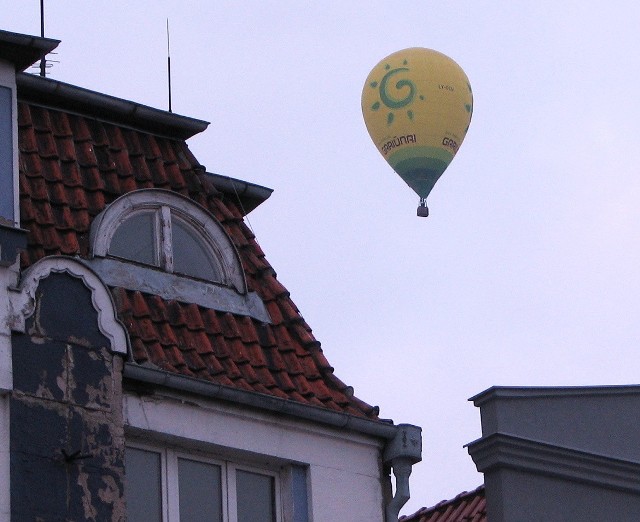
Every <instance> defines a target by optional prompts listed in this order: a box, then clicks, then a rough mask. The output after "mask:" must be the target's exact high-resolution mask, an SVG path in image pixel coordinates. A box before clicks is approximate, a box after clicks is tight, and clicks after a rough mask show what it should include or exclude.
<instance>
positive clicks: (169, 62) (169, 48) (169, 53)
mask: <svg viewBox="0 0 640 522" xmlns="http://www.w3.org/2000/svg"><path fill="white" fill-rule="evenodd" d="M167 78H168V86H169V112H173V111H172V110H171V46H170V43H169V19H168V18H167Z"/></svg>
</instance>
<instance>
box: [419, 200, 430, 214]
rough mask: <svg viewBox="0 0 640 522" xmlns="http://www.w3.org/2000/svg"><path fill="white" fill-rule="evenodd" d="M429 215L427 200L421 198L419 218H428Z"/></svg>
mask: <svg viewBox="0 0 640 522" xmlns="http://www.w3.org/2000/svg"><path fill="white" fill-rule="evenodd" d="M428 215H429V208H428V207H427V198H420V206H419V207H418V216H419V217H427V216H428Z"/></svg>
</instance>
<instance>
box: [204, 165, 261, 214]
mask: <svg viewBox="0 0 640 522" xmlns="http://www.w3.org/2000/svg"><path fill="white" fill-rule="evenodd" d="M207 176H208V177H209V179H210V180H211V182H212V183H213V186H214V187H215V188H216V189H217V190H219V191H220V192H222V193H223V194H225V195H227V196H230V197H231V198H234V199H236V198H237V199H238V200H239V201H240V202H241V203H242V209H241V210H242V211H244V214H245V215H247V214H248V213H249V212H251V211H252V210H253V209H255V208H256V207H257V206H258V205H260V204H261V203H263V202H264V201H266V200H267V199H268V198H269V196H271V193H272V192H273V189H270V188H268V187H264V186H262V185H256V184H255V183H249V182H248V181H242V180H240V179H236V178H231V177H229V176H223V175H221V174H213V173H211V172H207Z"/></svg>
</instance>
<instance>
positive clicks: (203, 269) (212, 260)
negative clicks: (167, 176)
mask: <svg viewBox="0 0 640 522" xmlns="http://www.w3.org/2000/svg"><path fill="white" fill-rule="evenodd" d="M91 245H92V249H93V255H94V257H110V258H117V259H120V260H126V261H133V262H134V263H137V264H140V265H146V266H150V267H155V268H156V269H159V270H162V271H163V272H167V273H170V274H176V275H180V276H187V277H190V278H196V279H202V280H204V281H208V282H212V283H218V284H222V285H225V286H230V287H233V288H235V289H236V290H237V291H238V292H240V293H246V283H245V280H244V273H243V271H242V267H241V265H240V260H239V258H238V254H237V252H236V249H235V247H234V245H233V243H232V242H231V240H230V238H229V236H228V235H227V234H226V232H225V231H224V229H223V228H222V226H221V225H220V224H219V223H218V221H217V220H216V219H215V218H214V217H213V216H212V215H211V214H210V213H209V212H208V211H207V210H206V209H204V208H202V207H201V206H200V205H197V204H196V203H194V202H193V201H191V200H190V199H188V198H185V197H184V196H180V195H179V194H176V193H173V192H169V191H166V190H160V189H145V190H138V191H134V192H130V193H129V194H126V195H124V196H122V197H120V198H118V199H117V200H116V201H114V202H113V203H112V204H111V205H109V207H107V209H105V210H104V211H103V212H102V213H101V214H100V215H99V216H98V217H97V218H96V219H95V220H94V222H93V224H92V227H91Z"/></svg>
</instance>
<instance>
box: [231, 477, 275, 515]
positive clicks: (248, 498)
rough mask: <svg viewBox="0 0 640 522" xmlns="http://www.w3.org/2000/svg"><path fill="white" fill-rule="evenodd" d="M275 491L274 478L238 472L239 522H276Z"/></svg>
mask: <svg viewBox="0 0 640 522" xmlns="http://www.w3.org/2000/svg"><path fill="white" fill-rule="evenodd" d="M274 489H275V484H274V478H273V477H270V476H269V475H260V474H259V473H250V472H249V471H242V470H237V471H236V490H237V491H236V496H237V498H238V522H275V521H276V506H275V492H274Z"/></svg>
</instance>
